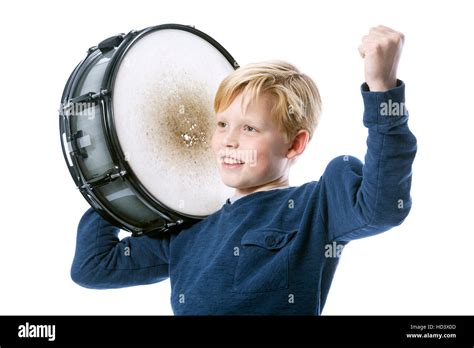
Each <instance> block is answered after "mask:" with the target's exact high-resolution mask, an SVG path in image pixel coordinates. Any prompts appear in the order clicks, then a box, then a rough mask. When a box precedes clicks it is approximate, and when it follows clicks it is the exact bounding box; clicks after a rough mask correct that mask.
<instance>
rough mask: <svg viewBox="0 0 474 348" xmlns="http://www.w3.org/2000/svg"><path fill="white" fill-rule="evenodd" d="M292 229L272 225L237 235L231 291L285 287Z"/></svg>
mask: <svg viewBox="0 0 474 348" xmlns="http://www.w3.org/2000/svg"><path fill="white" fill-rule="evenodd" d="M296 232H297V231H296V230H292V231H284V230H281V229H275V228H273V229H272V228H267V229H258V230H251V231H248V232H246V233H245V234H244V235H243V236H242V239H241V247H240V251H239V256H238V261H237V266H236V269H235V274H234V283H233V289H232V292H239V293H252V292H267V291H274V290H281V289H287V288H288V286H289V254H290V253H289V246H290V241H291V240H292V238H293V236H294V235H295V234H296Z"/></svg>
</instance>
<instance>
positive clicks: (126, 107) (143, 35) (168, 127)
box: [59, 24, 238, 236]
mask: <svg viewBox="0 0 474 348" xmlns="http://www.w3.org/2000/svg"><path fill="white" fill-rule="evenodd" d="M236 68H238V64H237V63H236V61H235V60H234V59H233V58H232V56H231V55H230V54H229V53H228V52H227V51H226V50H225V49H224V48H223V47H222V46H221V45H220V44H219V43H217V42H216V41H215V40H213V39H212V38H211V37H209V36H208V35H206V34H204V33H203V32H201V31H199V30H197V29H195V28H193V27H189V26H184V25H178V24H166V25H159V26H155V27H151V28H146V29H144V30H141V31H132V32H130V33H128V34H126V35H125V34H120V35H117V36H114V37H111V38H109V39H106V40H104V41H102V42H101V43H100V44H99V45H98V46H97V47H91V48H90V49H89V51H88V54H87V56H86V58H85V59H84V60H83V61H82V62H81V63H79V65H78V66H77V67H76V69H75V70H74V71H73V73H72V74H71V76H70V77H69V80H68V82H67V84H66V87H65V89H64V93H63V96H62V100H61V108H60V118H59V119H60V133H61V134H60V135H61V144H62V150H63V154H64V158H65V160H66V162H67V166H68V168H69V171H70V173H71V175H72V178H73V179H74V182H75V183H76V186H77V187H78V188H79V190H80V192H81V193H82V195H83V196H84V197H85V198H86V200H87V201H88V202H89V203H90V204H91V206H92V207H93V208H94V209H95V210H97V211H98V212H99V213H100V214H101V215H102V216H103V217H104V218H105V219H107V220H109V221H110V222H111V223H113V224H114V225H116V226H117V227H120V228H121V229H124V230H127V231H129V232H132V233H133V235H134V236H137V235H142V234H145V233H148V232H151V231H155V232H156V231H158V232H165V231H168V230H169V229H172V228H178V226H180V228H182V227H184V226H186V225H191V224H193V223H195V222H197V221H199V220H200V219H203V218H205V217H206V216H208V215H210V214H212V213H213V212H215V211H217V210H218V209H219V208H220V207H221V206H222V205H223V203H224V202H225V200H226V198H228V197H229V196H230V195H232V190H231V189H230V188H229V187H226V186H225V185H224V184H223V183H222V182H221V180H220V178H219V174H218V170H217V164H216V160H215V159H214V156H213V154H212V152H211V148H210V140H211V136H212V132H213V130H214V127H215V122H214V119H213V118H214V115H213V107H212V106H213V98H214V95H215V92H216V91H217V88H218V86H219V84H220V82H221V81H222V80H223V79H224V78H225V77H226V76H227V75H228V74H229V73H231V72H232V71H234V69H236Z"/></svg>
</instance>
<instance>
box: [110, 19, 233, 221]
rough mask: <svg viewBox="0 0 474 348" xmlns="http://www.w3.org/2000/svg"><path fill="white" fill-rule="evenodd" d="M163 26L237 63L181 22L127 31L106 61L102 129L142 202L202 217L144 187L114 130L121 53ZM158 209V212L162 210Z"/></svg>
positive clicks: (123, 54)
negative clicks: (201, 41)
mask: <svg viewBox="0 0 474 348" xmlns="http://www.w3.org/2000/svg"><path fill="white" fill-rule="evenodd" d="M165 29H177V30H183V31H187V32H190V33H192V34H195V35H197V36H199V37H201V38H202V39H204V40H206V41H207V42H208V43H210V44H211V45H213V46H214V47H215V48H216V49H217V50H218V51H219V52H220V53H221V54H222V55H223V56H224V57H225V58H226V59H227V61H228V62H229V63H230V64H231V66H232V67H233V68H234V69H236V68H238V67H239V65H238V63H237V62H236V61H235V59H234V58H233V57H232V56H231V55H230V53H229V52H228V51H227V50H226V49H225V48H224V47H223V46H222V45H220V44H219V43H218V42H217V41H216V40H214V39H213V38H211V37H210V36H209V35H207V34H205V33H203V32H201V31H199V30H197V29H195V28H193V27H190V26H185V25H181V24H162V25H158V26H154V27H149V28H145V29H143V30H141V31H139V32H131V33H129V34H128V35H130V37H128V38H127V36H126V37H125V38H124V40H123V42H122V43H121V44H120V46H119V47H118V49H117V51H116V52H115V53H114V55H113V57H112V58H111V61H110V64H109V65H108V67H107V69H106V71H105V74H104V80H103V88H104V89H105V90H107V91H110V94H108V95H106V96H105V97H104V101H105V107H106V112H105V113H104V114H105V117H104V133H105V137H106V139H107V144H108V145H110V147H111V148H110V150H111V151H110V152H111V156H112V160H113V162H114V163H116V164H118V167H119V168H124V169H125V170H126V172H127V175H125V177H124V179H125V180H127V182H128V183H129V184H130V185H131V186H132V187H133V189H134V191H136V192H137V193H138V194H139V197H140V198H142V199H141V200H142V202H143V203H144V204H146V205H147V206H148V207H149V208H150V209H152V210H153V211H156V210H157V206H158V207H160V208H162V209H164V210H165V211H166V212H168V213H169V214H170V215H172V216H174V217H178V218H179V217H186V218H190V219H197V220H202V219H203V218H205V216H196V215H191V214H186V213H182V212H177V211H174V210H173V209H171V208H169V207H167V206H166V205H164V204H163V203H161V202H160V201H159V200H158V198H155V197H154V196H153V195H152V194H151V193H150V192H149V191H148V189H147V188H146V187H145V186H144V185H143V184H142V183H141V182H140V180H138V177H137V176H136V175H135V173H134V172H133V170H132V168H131V167H130V165H129V164H128V162H127V161H125V156H124V153H123V151H122V148H121V146H120V142H119V139H118V136H117V132H116V130H115V123H114V110H113V105H112V104H113V103H112V102H111V101H112V100H113V86H114V83H115V79H116V77H117V72H118V67H119V66H120V64H121V63H122V61H123V58H124V57H125V55H126V54H127V53H128V51H129V50H130V49H131V47H133V45H134V44H135V43H136V42H137V41H138V40H140V39H141V38H143V37H144V36H146V35H148V34H150V33H153V32H155V31H158V30H165ZM158 213H160V214H162V212H158Z"/></svg>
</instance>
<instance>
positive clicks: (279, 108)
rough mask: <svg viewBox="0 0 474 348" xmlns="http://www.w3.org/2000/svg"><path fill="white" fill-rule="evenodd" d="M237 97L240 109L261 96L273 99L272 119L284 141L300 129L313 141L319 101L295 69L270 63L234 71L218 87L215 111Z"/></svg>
mask: <svg viewBox="0 0 474 348" xmlns="http://www.w3.org/2000/svg"><path fill="white" fill-rule="evenodd" d="M240 93H243V98H242V109H244V105H245V103H246V102H247V101H248V102H247V104H246V105H247V106H248V103H250V102H258V98H259V97H260V96H262V95H263V94H268V95H269V96H270V97H272V98H273V107H272V111H271V113H272V117H273V119H274V120H275V121H276V122H277V124H278V126H279V127H280V129H281V130H282V131H283V132H284V134H285V135H286V137H287V140H289V139H291V138H292V137H293V136H294V135H295V134H296V133H297V132H298V131H299V130H300V129H306V130H307V131H308V133H309V138H310V139H311V138H312V136H313V133H314V130H315V129H316V127H317V125H318V122H319V118H320V116H321V111H322V105H321V97H320V95H319V91H318V88H317V87H316V84H315V83H314V81H313V80H312V79H311V78H310V77H309V76H307V75H305V74H303V73H301V72H300V71H299V70H298V69H297V68H296V67H295V66H294V65H292V64H290V63H287V62H284V61H281V60H271V61H265V62H260V63H253V64H248V65H246V66H244V67H242V68H240V69H237V70H236V71H234V72H232V73H231V74H230V75H228V76H227V77H226V78H225V79H224V80H223V81H222V82H221V84H220V85H219V88H218V90H217V92H216V96H215V98H214V111H215V112H216V113H217V112H219V111H221V110H225V109H226V108H227V107H228V106H229V105H230V104H231V103H232V102H233V100H234V99H235V98H236V97H237V96H238V95H239V94H240Z"/></svg>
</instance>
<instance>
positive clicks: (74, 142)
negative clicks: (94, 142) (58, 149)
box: [67, 130, 91, 158]
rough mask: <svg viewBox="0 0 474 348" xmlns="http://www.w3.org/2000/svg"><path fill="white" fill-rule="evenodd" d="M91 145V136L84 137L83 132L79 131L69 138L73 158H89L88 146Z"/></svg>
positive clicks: (69, 149)
mask: <svg viewBox="0 0 474 348" xmlns="http://www.w3.org/2000/svg"><path fill="white" fill-rule="evenodd" d="M90 144H91V140H90V136H89V135H86V136H85V135H84V133H83V132H82V130H79V131H77V132H76V133H74V134H72V135H71V136H70V137H68V142H67V145H68V151H69V153H70V154H71V155H73V156H76V157H77V156H81V157H82V158H87V151H86V149H85V147H86V146H89V145H90Z"/></svg>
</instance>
